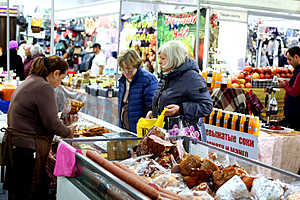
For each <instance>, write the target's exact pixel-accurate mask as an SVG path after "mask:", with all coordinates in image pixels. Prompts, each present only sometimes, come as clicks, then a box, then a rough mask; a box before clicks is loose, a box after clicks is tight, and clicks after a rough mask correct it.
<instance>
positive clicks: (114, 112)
mask: <svg viewBox="0 0 300 200" xmlns="http://www.w3.org/2000/svg"><path fill="white" fill-rule="evenodd" d="M55 93H56V99H57V106H58V110H59V111H62V110H63V107H64V102H65V101H66V100H67V99H68V98H71V99H76V100H78V101H81V102H84V106H83V108H82V109H81V111H82V112H83V113H86V114H88V115H91V116H93V117H96V118H99V119H102V120H104V121H107V122H109V123H111V124H114V125H118V123H119V120H118V98H117V97H112V98H107V97H102V96H93V95H90V94H88V93H87V92H86V91H85V89H81V90H79V89H72V88H68V87H65V86H60V87H57V88H56V89H55Z"/></svg>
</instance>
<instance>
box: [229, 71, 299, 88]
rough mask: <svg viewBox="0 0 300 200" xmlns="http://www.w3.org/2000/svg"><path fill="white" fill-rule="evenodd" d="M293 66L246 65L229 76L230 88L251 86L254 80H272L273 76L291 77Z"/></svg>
mask: <svg viewBox="0 0 300 200" xmlns="http://www.w3.org/2000/svg"><path fill="white" fill-rule="evenodd" d="M293 71H294V69H293V68H283V67H256V68H253V67H250V66H247V67H245V68H244V69H243V71H241V72H240V73H239V74H237V75H235V76H233V77H232V78H231V83H232V88H252V87H254V86H253V82H252V81H256V80H265V81H268V80H270V81H271V80H272V79H273V77H274V76H277V77H278V78H291V77H292V75H293Z"/></svg>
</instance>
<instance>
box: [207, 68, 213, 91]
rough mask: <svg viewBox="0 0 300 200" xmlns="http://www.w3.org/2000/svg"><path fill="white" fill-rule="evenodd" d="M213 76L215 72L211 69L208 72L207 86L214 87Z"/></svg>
mask: <svg viewBox="0 0 300 200" xmlns="http://www.w3.org/2000/svg"><path fill="white" fill-rule="evenodd" d="M212 78H213V72H212V71H209V72H208V73H207V79H206V83H207V87H210V88H211V87H212Z"/></svg>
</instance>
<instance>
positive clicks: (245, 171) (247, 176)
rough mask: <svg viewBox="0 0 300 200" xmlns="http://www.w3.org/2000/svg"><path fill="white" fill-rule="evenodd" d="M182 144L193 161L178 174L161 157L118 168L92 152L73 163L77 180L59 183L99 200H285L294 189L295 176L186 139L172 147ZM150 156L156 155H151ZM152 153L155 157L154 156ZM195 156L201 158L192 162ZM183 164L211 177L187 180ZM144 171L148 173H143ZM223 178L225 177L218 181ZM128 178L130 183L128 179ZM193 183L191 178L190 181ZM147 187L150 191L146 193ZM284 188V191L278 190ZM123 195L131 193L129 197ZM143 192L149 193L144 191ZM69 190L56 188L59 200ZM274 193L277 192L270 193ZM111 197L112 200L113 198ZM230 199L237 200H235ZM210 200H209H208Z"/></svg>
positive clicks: (128, 161) (125, 163)
mask: <svg viewBox="0 0 300 200" xmlns="http://www.w3.org/2000/svg"><path fill="white" fill-rule="evenodd" d="M153 136H154V135H152V137H151V136H149V137H151V139H153V138H155V137H153ZM182 139H186V140H188V141H189V150H190V153H192V154H193V155H191V154H187V155H186V156H185V158H183V161H182V163H183V164H182V165H181V164H179V165H177V170H176V171H177V172H175V171H174V170H175V168H176V167H175V168H173V169H172V172H173V173H171V167H170V166H168V165H167V164H168V161H167V156H166V155H165V156H164V157H160V156H159V155H160V154H154V155H152V157H156V159H155V160H152V159H151V158H149V156H141V157H137V158H130V159H126V160H124V161H122V162H121V164H119V163H118V162H115V161H114V162H109V161H107V160H106V159H105V158H103V157H101V154H99V153H97V152H95V150H88V151H87V154H86V156H87V157H88V158H86V157H85V156H84V155H81V154H78V153H76V160H77V163H78V165H77V167H80V168H81V169H82V170H81V171H80V175H79V176H78V177H76V178H64V177H63V178H60V179H64V180H63V181H64V182H66V180H65V179H67V180H68V182H71V183H72V184H71V185H72V187H74V188H77V189H78V190H80V191H81V192H82V193H84V194H85V195H86V196H89V197H90V198H91V195H90V194H89V193H93V194H96V195H97V196H98V198H101V199H102V198H103V191H107V193H106V195H108V198H112V197H111V195H117V194H120V191H121V192H125V194H124V193H122V194H123V197H124V196H125V195H126V197H127V198H128V199H131V198H134V199H144V196H140V197H137V196H133V195H136V194H139V195H140V194H143V195H145V194H146V196H149V195H150V194H149V190H153V194H151V195H156V194H158V193H159V194H160V195H162V196H164V195H167V196H168V195H171V196H173V197H174V196H177V198H178V196H181V198H187V199H193V196H195V198H196V196H198V195H200V193H201V195H206V197H210V195H212V194H215V195H216V196H215V197H220V195H221V196H222V195H229V196H232V195H233V196H234V195H236V193H234V192H233V191H236V190H239V191H240V190H242V191H243V193H244V195H246V196H247V197H248V198H249V199H250V198H251V197H250V196H256V197H257V198H258V199H263V198H264V197H265V196H268V195H276V196H277V195H278V196H281V197H283V198H284V199H286V198H287V196H289V195H291V194H293V193H294V192H296V191H298V189H299V188H298V187H299V185H297V181H299V180H300V176H299V175H297V174H293V173H291V172H288V171H284V170H281V169H278V168H276V167H272V166H268V165H265V164H263V163H260V162H258V161H255V160H252V159H249V158H244V157H242V156H240V155H237V154H235V153H231V152H227V151H225V150H222V149H219V148H217V147H214V146H212V145H209V144H206V143H203V142H201V141H195V140H190V139H189V138H186V137H177V138H176V141H177V143H178V142H182ZM173 140H174V139H173ZM154 141H155V140H154ZM159 144H160V145H163V144H164V145H167V144H169V142H167V141H165V142H164V143H162V142H160V143H159ZM140 145H141V143H140ZM157 145H158V144H157ZM173 145H174V144H173ZM138 148H139V147H138ZM154 148H155V147H154ZM160 149H161V148H160ZM138 151H139V150H138ZM150 151H151V150H150ZM153 151H154V149H153ZM166 151H168V150H166ZM155 152H157V151H156V150H155ZM157 153H159V151H158V152H157ZM139 155H140V154H139ZM142 155H143V154H142ZM196 155H198V156H200V157H197V156H196ZM174 156H175V154H174ZM175 157H176V156H175ZM162 158H163V159H162ZM185 159H186V160H185ZM188 159H194V160H193V161H194V162H189V165H191V166H192V165H193V164H192V163H194V164H195V167H196V165H197V164H196V162H197V159H199V160H198V161H199V168H197V167H196V168H197V169H200V171H201V169H202V170H205V169H211V170H212V171H211V172H209V175H208V176H205V177H206V178H205V177H204V176H203V173H204V172H203V173H202V175H200V174H199V175H197V174H196V173H194V175H192V176H187V173H190V172H189V171H190V170H191V169H190V167H189V168H188V169H187V168H186V167H187V166H185V165H184V162H188ZM163 160H164V162H163ZM159 163H160V164H159ZM152 165H153V166H152ZM173 165H176V164H175V163H174V162H173V164H171V166H173ZM87 166H88V167H87ZM99 166H100V167H99ZM154 166H155V167H154ZM200 166H201V168H200ZM148 167H149V169H151V170H149V171H148ZM151 167H152V168H151ZM196 168H195V169H196ZM120 169H121V170H120ZM184 169H187V171H186V172H184V173H183V171H184ZM118 170H119V171H120V172H123V173H122V174H123V175H122V174H120V173H116V171H118ZM209 171H210V170H209ZM106 173H108V174H109V176H107V175H106ZM174 173H176V174H174ZM226 173H228V174H226ZM217 174H220V176H221V177H223V178H220V180H219V179H218V178H217ZM222 174H223V175H224V176H222ZM128 175H129V176H132V177H131V178H129V177H128ZM234 175H236V177H234ZM146 176H147V177H146ZM198 176H199V177H198ZM200 176H201V177H200ZM125 177H128V178H125ZM192 177H194V178H193V181H192ZM232 177H234V178H233V180H235V179H240V178H241V180H240V184H239V187H237V186H233V183H232V182H234V181H232V180H230V179H231V178H232ZM132 178H133V179H134V180H135V181H136V182H138V183H139V182H141V183H140V185H139V186H137V185H136V184H131V180H129V179H132ZM201 180H202V182H203V181H205V182H206V181H207V184H204V186H205V187H204V188H202V187H201V188H198V189H196V186H198V185H199V183H200V182H201ZM59 181H60V180H59ZM162 181H163V182H162ZM76 182H77V183H76ZM88 182H92V183H93V184H88ZM115 182H118V183H122V184H123V183H124V182H125V183H124V184H123V185H122V186H120V185H119V184H115V187H113V186H112V185H113V184H109V183H115ZM126 183H127V184H130V185H131V187H132V188H131V187H129V188H127V184H126ZM144 184H146V185H144ZM148 184H149V185H148ZM244 184H246V185H244ZM141 185H144V186H143V187H144V189H141V187H140V186H141ZM147 185H148V186H147ZM229 185H230V186H229ZM267 185H268V186H271V188H272V189H271V190H270V191H269V190H268V189H265V190H264V191H258V188H260V187H268V186H267ZM149 186H150V188H148V187H149ZM194 186H195V188H194V189H193V190H190V189H191V188H193V187H194ZM202 186H203V184H202ZM65 187H68V186H67V185H66V184H65ZM227 187H230V188H231V189H230V191H232V192H229V191H226V189H225V188H227ZM283 187H284V188H286V189H287V190H283ZM137 188H139V189H137ZM128 189H130V191H129V190H128ZM147 189H148V192H147V191H146V190H147ZM69 190H70V189H68V188H63V186H62V185H61V188H60V189H59V195H58V197H59V196H63V191H69ZM224 190H225V191H224ZM275 190H276V191H277V192H275ZM201 191H202V192H201ZM206 192H207V193H206ZM133 193H134V194H133ZM239 194H241V193H239ZM65 197H66V196H65ZM68 197H69V198H71V197H72V198H73V199H74V198H75V197H74V196H72V195H71V196H68ZM106 197H107V196H106ZM114 197H115V198H117V197H116V196H114ZM168 197H170V196H168ZM202 197H203V196H202ZM235 197H236V198H240V197H237V196H235ZM147 198H149V197H147ZM153 198H154V197H153ZM198 198H199V196H198ZM58 199H60V198H58ZM75 199H76V198H75ZM92 199H93V198H92ZM122 199H124V198H122ZM209 199H213V198H212V196H211V197H210V198H209ZM224 199H226V198H224ZM246 199H247V198H246Z"/></svg>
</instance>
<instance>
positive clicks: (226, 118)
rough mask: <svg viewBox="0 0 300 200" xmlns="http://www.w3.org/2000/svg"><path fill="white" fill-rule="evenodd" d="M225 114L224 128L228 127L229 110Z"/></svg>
mask: <svg viewBox="0 0 300 200" xmlns="http://www.w3.org/2000/svg"><path fill="white" fill-rule="evenodd" d="M224 113H225V116H224V126H223V127H224V128H227V125H228V119H229V112H227V111H225V112H224Z"/></svg>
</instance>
